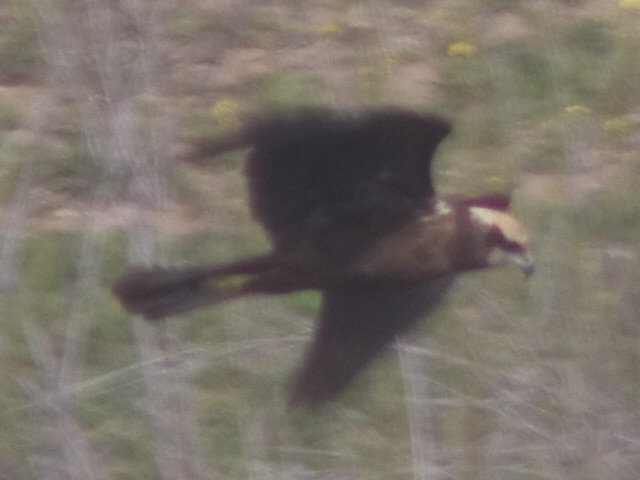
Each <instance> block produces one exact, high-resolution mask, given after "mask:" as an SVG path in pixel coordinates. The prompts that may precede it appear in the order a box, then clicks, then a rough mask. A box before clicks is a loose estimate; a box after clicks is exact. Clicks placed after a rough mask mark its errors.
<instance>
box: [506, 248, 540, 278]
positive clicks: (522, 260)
mask: <svg viewBox="0 0 640 480" xmlns="http://www.w3.org/2000/svg"><path fill="white" fill-rule="evenodd" d="M509 260H510V261H511V262H512V263H514V264H515V265H517V266H518V267H520V270H522V273H524V274H525V276H526V277H530V276H531V275H533V272H534V271H535V269H536V264H535V262H534V261H533V257H532V256H531V253H529V252H528V251H526V250H525V251H524V252H519V253H511V254H509Z"/></svg>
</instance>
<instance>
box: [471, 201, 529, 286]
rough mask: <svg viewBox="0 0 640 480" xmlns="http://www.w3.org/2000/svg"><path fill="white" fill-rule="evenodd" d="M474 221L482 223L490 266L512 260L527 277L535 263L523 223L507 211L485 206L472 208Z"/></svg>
mask: <svg viewBox="0 0 640 480" xmlns="http://www.w3.org/2000/svg"><path fill="white" fill-rule="evenodd" d="M469 213H470V216H471V220H472V221H473V222H475V223H476V224H479V225H480V226H481V231H482V232H483V235H482V236H483V239H482V240H483V243H484V245H483V246H484V249H483V250H484V252H485V260H486V263H487V264H488V266H501V265H505V264H507V263H513V264H515V265H517V266H518V267H520V269H521V270H522V272H523V273H524V274H525V275H526V276H527V277H528V276H530V275H531V274H533V272H534V269H535V264H534V261H533V257H532V255H531V251H530V248H529V247H530V245H529V238H528V235H527V232H526V230H525V228H524V226H523V225H522V224H521V223H520V222H519V221H518V220H516V219H515V218H514V217H513V216H512V215H510V214H509V213H508V212H507V211H506V210H503V209H496V208H489V207H484V206H477V207H471V208H470V209H469Z"/></svg>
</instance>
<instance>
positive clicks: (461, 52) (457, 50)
mask: <svg viewBox="0 0 640 480" xmlns="http://www.w3.org/2000/svg"><path fill="white" fill-rule="evenodd" d="M477 50H478V49H477V47H476V46H475V45H473V44H472V43H469V42H464V41H459V42H454V43H451V44H450V45H449V47H448V48H447V55H449V56H450V57H471V56H473V55H475V53H476V52H477Z"/></svg>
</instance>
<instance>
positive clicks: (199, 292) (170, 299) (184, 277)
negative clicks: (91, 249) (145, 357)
mask: <svg viewBox="0 0 640 480" xmlns="http://www.w3.org/2000/svg"><path fill="white" fill-rule="evenodd" d="M273 268H274V265H273V261H272V260H271V258H270V257H268V256H265V257H255V258H252V259H249V260H245V261H242V262H238V263H234V264H230V265H225V266H220V267H196V268H163V267H149V268H136V269H134V270H132V271H130V272H129V273H127V274H126V275H125V276H124V277H122V278H121V279H120V280H119V281H118V282H116V284H115V285H114V286H113V292H114V293H115V295H116V296H117V297H118V299H119V300H120V302H121V303H122V304H123V305H124V307H125V308H126V309H127V310H128V311H129V312H131V313H135V314H139V315H142V316H144V317H145V318H146V319H148V320H157V319H161V318H164V317H167V316H170V315H178V314H181V313H186V312H188V311H190V310H193V309H195V308H199V307H204V306H210V305H215V304H217V303H220V302H222V301H225V300H229V299H232V298H236V297H239V296H241V295H244V294H247V293H255V292H253V291H251V288H250V287H251V286H252V285H253V284H254V283H255V279H257V278H263V276H264V275H265V274H267V275H268V273H269V272H270V271H272V270H273ZM258 283H259V282H258Z"/></svg>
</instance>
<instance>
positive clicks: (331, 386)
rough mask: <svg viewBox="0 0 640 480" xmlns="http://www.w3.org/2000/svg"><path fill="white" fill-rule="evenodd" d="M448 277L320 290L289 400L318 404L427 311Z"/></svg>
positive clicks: (444, 288)
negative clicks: (307, 344)
mask: <svg viewBox="0 0 640 480" xmlns="http://www.w3.org/2000/svg"><path fill="white" fill-rule="evenodd" d="M452 283H453V276H448V277H443V278H441V279H439V280H437V281H433V282H429V283H426V284H421V285H417V286H413V287H408V288H390V289H378V290H355V291H327V292H324V297H323V302H322V310H321V313H320V320H319V325H318V329H317V331H316V335H315V338H314V341H313V344H312V346H311V348H310V350H309V352H308V354H307V357H306V361H305V363H304V365H303V367H302V369H301V370H300V372H299V373H298V375H297V377H296V379H295V382H294V385H293V389H292V392H291V403H292V404H304V405H308V406H318V405H321V404H323V403H325V402H327V401H329V400H331V399H332V398H335V397H336V396H337V395H339V394H340V393H341V392H342V391H343V390H344V389H345V388H346V387H347V385H348V384H349V383H350V382H351V380H353V378H354V377H355V376H356V375H357V374H358V373H359V372H360V371H362V370H363V369H364V368H365V367H366V366H367V365H368V364H369V363H370V362H371V361H372V359H373V358H374V357H375V356H376V355H378V354H379V353H380V352H381V351H382V350H383V349H384V348H385V347H387V346H388V345H389V344H390V343H391V342H392V341H393V340H394V339H395V338H396V336H397V335H398V334H400V333H403V332H405V331H406V330H407V329H409V328H410V327H412V326H413V325H414V324H415V323H417V322H418V321H419V320H420V319H422V318H424V317H425V316H426V315H428V314H429V313H430V312H431V311H432V310H433V309H434V308H435V307H436V306H437V305H438V303H439V301H440V300H441V299H442V297H443V296H444V294H445V293H446V291H447V290H448V289H449V287H450V286H451V285H452Z"/></svg>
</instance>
